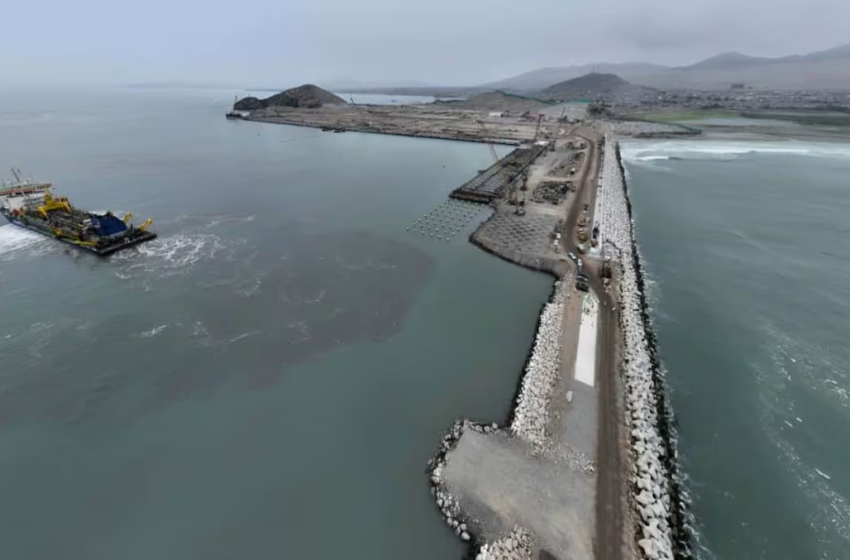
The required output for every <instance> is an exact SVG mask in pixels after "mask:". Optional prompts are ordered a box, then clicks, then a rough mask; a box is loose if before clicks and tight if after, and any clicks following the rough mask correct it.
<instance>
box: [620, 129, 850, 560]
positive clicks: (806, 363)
mask: <svg viewBox="0 0 850 560" xmlns="http://www.w3.org/2000/svg"><path fill="white" fill-rule="evenodd" d="M623 156H624V159H625V162H626V168H627V171H628V174H629V181H630V189H631V197H632V202H633V205H634V211H635V222H636V231H637V237H638V240H639V242H640V246H641V250H642V253H643V256H644V259H645V261H646V265H647V269H648V274H649V280H650V283H649V286H650V287H649V291H650V293H649V296H650V299H651V301H652V304H653V308H654V309H653V315H654V319H655V323H656V326H657V329H658V335H659V342H660V350H661V356H662V358H663V360H664V363H665V365H666V367H667V369H668V370H669V373H668V380H669V383H670V386H671V389H672V402H673V406H674V409H675V411H676V413H677V419H678V422H679V431H680V436H681V440H680V450H681V452H682V455H683V460H684V463H685V471H686V473H687V474H688V476H689V487H690V490H691V493H692V495H693V499H694V505H693V512H694V514H695V517H696V522H697V529H698V532H699V536H700V543H701V545H702V546H703V547H704V549H703V552H702V555H703V557H704V558H717V559H770V560H785V559H787V560H802V559H824V560H826V559H843V558H850V446H848V435H847V434H848V432H850V366H848V364H850V345H848V343H847V337H848V333H850V245H848V243H847V240H848V239H850V226H848V219H847V218H848V216H850V185H849V184H848V181H847V177H848V176H850V145H848V144H839V143H816V142H801V141H795V140H789V141H777V142H736V141H712V140H706V141H686V142H682V141H653V142H628V143H625V144H624V147H623Z"/></svg>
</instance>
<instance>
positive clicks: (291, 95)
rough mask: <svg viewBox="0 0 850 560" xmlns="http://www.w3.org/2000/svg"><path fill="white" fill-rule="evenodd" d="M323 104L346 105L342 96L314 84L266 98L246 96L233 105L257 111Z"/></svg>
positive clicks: (320, 105) (312, 107)
mask: <svg viewBox="0 0 850 560" xmlns="http://www.w3.org/2000/svg"><path fill="white" fill-rule="evenodd" d="M323 105H346V102H345V100H344V99H342V98H341V97H338V96H336V95H334V94H332V93H331V92H329V91H327V90H324V89H322V88H320V87H318V86H314V85H312V84H305V85H303V86H298V87H297V88H292V89H288V90H286V91H282V92H280V93H277V94H275V95H272V96H271V97H267V98H265V99H258V98H256V97H245V98H244V99H240V100H239V101H237V102H236V103H235V104H234V105H233V109H234V110H236V111H256V110H257V109H265V108H266V107H294V108H302V109H317V108H319V107H322V106H323Z"/></svg>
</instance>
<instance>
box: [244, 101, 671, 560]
mask: <svg viewBox="0 0 850 560" xmlns="http://www.w3.org/2000/svg"><path fill="white" fill-rule="evenodd" d="M585 109H586V108H585ZM240 118H242V119H244V120H248V121H260V122H267V123H275V124H284V125H292V126H307V127H314V128H320V129H322V130H324V131H327V132H337V133H339V132H348V131H351V132H367V133H379V134H395V135H403V136H414V137H423V138H439V139H447V140H460V141H472V142H481V143H484V144H486V145H487V147H488V150H489V152H490V155H491V157H492V159H493V163H492V165H490V166H489V167H487V168H486V169H483V170H480V171H479V172H478V174H476V175H475V176H474V177H471V178H470V179H469V180H467V181H466V182H464V183H463V184H461V185H458V186H457V187H456V188H455V189H454V190H453V191H452V192H451V193H450V195H449V198H448V200H446V201H445V202H444V203H443V204H440V205H438V206H437V207H436V208H433V209H431V210H430V211H428V212H426V213H425V214H423V215H422V216H420V217H419V218H417V219H416V220H415V221H414V222H413V223H412V224H410V226H409V227H408V228H407V230H408V232H409V233H411V234H419V235H424V236H426V237H429V238H433V239H434V240H435V241H443V242H449V241H451V240H452V239H453V238H454V237H455V236H456V235H457V234H458V233H459V232H461V231H468V229H466V228H465V226H466V225H467V224H469V223H471V222H473V220H476V219H478V220H479V221H480V218H479V216H480V214H481V213H483V212H485V211H486V212H489V217H487V218H486V219H484V220H483V222H481V223H480V225H479V226H478V227H477V228H476V229H475V230H474V231H473V232H472V233H471V235H470V236H469V241H470V242H472V243H473V244H475V245H476V246H478V247H479V248H481V249H482V250H484V251H486V252H488V253H490V254H493V255H495V256H497V257H499V258H501V259H504V260H507V261H510V262H512V263H515V264H518V265H521V266H523V267H526V268H530V269H532V270H536V271H540V272H545V273H548V274H551V275H552V276H554V278H555V286H554V289H553V295H552V298H551V300H550V303H549V304H547V305H546V306H545V307H544V309H543V312H542V313H541V315H540V320H539V324H538V332H537V337H536V342H535V344H534V348H533V349H532V352H531V355H530V357H529V361H528V362H527V364H526V368H525V372H524V373H523V375H521V377H520V388H519V390H518V396H517V399H516V402H515V403H514V406H513V407H512V408H513V411H512V412H511V415H510V417H509V418H507V419H491V420H492V422H491V423H488V424H478V423H475V422H470V421H468V420H459V421H458V422H457V423H456V424H455V425H454V426H453V427H452V428H451V429H450V431H449V433H447V434H446V436H445V437H444V438H443V440H442V442H441V444H440V448H439V451H438V453H437V455H436V456H435V457H434V459H433V460H432V462H431V464H430V476H431V485H432V488H431V492H432V494H433V495H434V499H435V502H436V505H437V508H438V509H439V510H440V512H441V514H442V515H443V517H444V519H445V521H446V523H447V525H448V526H449V528H450V529H451V530H453V531H454V532H455V533H456V534H457V535H458V537H459V538H461V539H462V540H463V541H466V542H469V543H470V544H471V545H472V546H473V548H472V551H471V554H472V556H473V557H475V558H477V559H481V560H488V559H493V560H498V559H503V558H504V559H518V558H522V559H526V558H527V559H532V558H534V559H537V558H539V559H553V558H557V559H563V560H566V559H571V560H591V559H594V558H595V559H600V560H620V559H623V558H626V559H630V558H667V556H665V555H663V554H661V552H659V550H661V551H662V552H664V553H666V552H667V551H668V549H667V548H657V547H665V546H667V545H666V544H664V543H667V542H670V541H669V540H668V541H664V540H663V539H661V538H660V537H659V539H656V540H652V539H654V537H651V538H650V537H646V538H643V539H640V536H641V533H640V531H641V530H643V531H644V532H643V535H644V536H645V535H646V534H647V533H646V530H645V528H643V529H641V528H640V527H641V526H640V525H639V523H638V519H639V518H638V517H636V509H635V505H634V501H633V498H632V494H631V493H630V485H629V472H630V469H631V467H632V464H631V462H630V457H631V456H632V454H633V452H634V451H633V450H632V449H631V448H630V447H629V436H628V431H627V430H626V429H625V428H624V427H623V424H625V412H624V404H623V398H624V397H623V395H624V387H623V380H622V378H621V375H620V372H621V369H622V367H623V362H622V361H621V356H622V353H623V348H624V347H623V336H624V335H623V332H624V331H623V330H622V317H621V316H620V314H619V312H618V308H619V307H620V306H621V305H622V303H621V300H622V297H623V295H622V293H620V281H621V278H622V274H623V270H627V269H626V268H624V267H626V266H632V265H631V261H623V260H622V259H623V254H624V253H623V252H622V251H620V250H619V248H617V252H616V253H612V252H611V247H610V246H609V245H610V244H606V243H605V242H604V240H603V235H602V233H601V231H603V230H604V227H603V224H602V216H603V215H604V214H605V210H604V208H605V202H606V200H608V198H610V197H611V196H612V195H609V194H605V195H603V194H602V193H603V191H602V190H601V188H600V185H601V184H603V183H604V181H603V180H602V177H601V169H602V166H603V153H605V154H606V157H605V158H604V164H605V166H606V167H610V166H611V165H613V164H612V163H611V160H612V157H613V156H611V155H610V153H612V152H611V151H610V150H609V149H608V147H607V145H606V138H607V137H613V136H612V135H611V132H613V131H614V130H615V128H614V127H615V126H616V123H614V124H613V125H612V123H604V122H598V121H592V120H588V119H587V115H586V113H584V114H583V113H582V112H581V108H579V109H576V108H575V107H569V106H568V105H560V106H558V105H553V106H549V107H545V108H540V109H539V110H537V111H531V110H525V111H523V112H521V113H518V114H517V113H513V112H511V111H510V110H504V111H483V110H474V109H470V108H464V107H463V106H462V105H460V106H456V107H450V106H449V105H448V104H446V105H445V106H444V105H443V104H427V105H410V106H374V105H373V106H357V105H354V104H344V105H343V104H334V105H326V106H324V107H322V108H321V109H309V110H305V109H299V108H291V107H279V106H275V107H264V108H260V109H257V110H254V111H251V112H250V113H249V114H245V115H240ZM606 133H608V134H607V137H606ZM499 144H506V145H513V146H515V148H514V149H513V150H512V151H510V153H508V154H507V155H505V156H504V157H501V158H500V157H499V156H498V155H497V152H496V149H495V145H499ZM612 177H613V176H612V175H611V174H610V173H609V174H608V177H607V179H608V181H609V182H611V181H612V180H613V179H612ZM614 194H617V192H616V191H614ZM618 196H619V195H618ZM623 196H624V195H623ZM616 200H620V199H616ZM609 213H610V212H609ZM618 219H620V221H621V222H622V217H621V216H619V215H618ZM614 225H616V226H617V227H618V228H621V229H618V230H616V231H622V228H623V227H624V225H625V227H627V229H626V231H628V227H630V226H628V222H627V221H626V222H622V223H620V222H617V223H615V224H614ZM608 227H611V225H610V224H608ZM620 243H622V241H620ZM615 248H616V247H615ZM624 263H625V264H624ZM627 277H628V278H631V276H627ZM634 293H637V294H638V295H639V292H637V291H636V292H634ZM641 449H642V448H641ZM647 484H649V483H647ZM671 524H672V523H671ZM655 527H656V526H655V525H652V526H651V528H650V530H651V531H656V528H655ZM651 535H655V533H651ZM647 539H650V540H651V542H650V540H647ZM656 541H657V542H658V543H661V544H656ZM639 543H642V544H640V546H638V545H639ZM647 543H649V544H647ZM641 547H642V548H641ZM647 547H648V548H647ZM668 548H669V547H668ZM647 550H648V551H649V552H647Z"/></svg>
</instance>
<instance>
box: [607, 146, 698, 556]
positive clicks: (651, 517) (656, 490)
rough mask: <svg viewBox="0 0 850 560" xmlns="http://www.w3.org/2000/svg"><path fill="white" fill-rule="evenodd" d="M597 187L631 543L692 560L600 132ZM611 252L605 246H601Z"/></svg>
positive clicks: (648, 331)
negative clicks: (613, 315) (614, 321)
mask: <svg viewBox="0 0 850 560" xmlns="http://www.w3.org/2000/svg"><path fill="white" fill-rule="evenodd" d="M600 187H601V188H602V190H603V192H604V193H605V194H604V199H603V200H604V202H603V218H602V228H603V230H604V238H605V240H606V242H607V243H609V244H610V245H611V246H612V247H613V249H614V251H616V255H614V256H616V257H617V259H618V260H619V264H620V269H621V275H620V278H619V281H618V287H619V305H618V307H619V308H620V322H621V325H620V327H621V333H622V334H621V336H622V337H623V363H622V375H623V380H624V385H625V392H626V395H625V404H626V415H627V418H626V420H627V425H628V428H629V440H630V455H631V476H630V479H629V480H630V496H629V502H630V505H631V507H632V510H633V513H634V522H635V525H636V531H635V533H636V538H637V545H638V549H639V551H640V554H641V555H642V557H644V558H647V559H650V560H656V559H658V560H672V559H673V558H690V557H691V556H692V555H691V552H690V536H689V530H688V527H687V519H688V515H689V514H688V500H687V495H686V494H685V492H684V489H683V487H682V476H681V473H680V467H679V461H678V455H677V451H676V434H675V428H674V421H673V413H672V410H671V407H670V402H669V396H668V391H667V384H666V381H665V375H664V370H663V368H662V365H661V362H660V360H659V358H658V353H657V345H656V339H655V335H654V332H653V328H652V322H651V318H650V316H649V307H648V304H647V301H646V293H645V285H644V277H643V269H642V266H641V261H640V254H639V251H638V246H637V242H636V239H635V236H634V223H633V218H632V209H631V204H630V202H629V199H628V191H627V184H626V180H625V170H624V169H623V165H622V161H621V159H620V152H619V145H618V144H617V142H616V141H615V140H614V139H613V137H612V136H611V135H608V136H607V137H606V142H605V151H604V156H603V165H602V177H601V180H600ZM605 250H606V251H609V247H607V246H606V247H605Z"/></svg>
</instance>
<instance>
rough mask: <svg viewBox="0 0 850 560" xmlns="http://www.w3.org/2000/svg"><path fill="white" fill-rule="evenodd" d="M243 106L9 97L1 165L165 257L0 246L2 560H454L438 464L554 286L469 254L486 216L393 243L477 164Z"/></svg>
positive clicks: (515, 357)
mask: <svg viewBox="0 0 850 560" xmlns="http://www.w3.org/2000/svg"><path fill="white" fill-rule="evenodd" d="M233 95H234V92H232V91H223V90H222V91H219V90H200V89H195V90H174V89H162V90H158V89H151V88H147V89H131V88H123V89H122V88H116V89H106V88H104V89H98V90H91V89H85V88H79V89H72V88H67V89H42V90H28V89H25V88H9V87H4V88H3V89H0V166H2V167H3V168H7V167H12V166H14V167H19V168H21V169H22V171H23V173H24V175H26V176H32V177H34V178H35V179H37V180H41V181H52V182H54V183H55V194H57V195H63V196H67V197H69V198H70V200H71V202H72V203H73V204H74V205H76V206H78V207H81V208H86V209H90V210H101V211H105V210H112V211H113V212H116V213H117V214H119V215H121V216H123V215H124V213H126V212H132V214H133V219H134V220H135V222H136V223H140V222H141V221H143V220H145V219H147V218H153V220H154V224H153V228H152V229H153V230H155V231H156V232H157V233H158V234H159V238H158V239H156V240H155V241H153V242H150V243H147V244H144V245H141V246H139V247H137V248H133V249H130V250H126V251H124V252H121V253H118V254H116V255H114V256H112V257H110V258H106V259H100V258H97V257H94V256H92V255H88V254H85V253H83V252H80V251H78V250H75V249H73V248H70V247H68V246H66V245H63V244H60V243H57V242H55V241H53V240H50V239H47V238H44V237H41V236H39V235H37V234H35V233H32V232H29V231H27V230H22V229H19V228H16V227H14V226H11V225H2V226H0V558H4V559H9V560H23V559H28V560H40V559H44V560H55V559H58V558H61V559H63V560H101V559H102V560H115V559H117V558H120V559H122V560H136V559H138V560H150V559H153V558H155V559H157V560H171V559H173V560H189V559H199V560H200V559H203V560H213V559H222V560H232V559H234V558H240V559H244V560H254V559H256V560H260V559H273V558H274V559H280V558H285V559H303V560H314V559H315V560H339V559H369V560H379V559H405V560H419V559H421V560H426V559H427V560H433V559H435V558H446V559H450V558H458V559H459V558H461V557H462V555H463V554H464V553H465V547H464V546H462V543H461V541H460V540H459V539H458V538H457V537H456V536H455V535H454V533H452V532H451V531H450V530H448V529H447V528H446V526H445V523H444V521H443V520H442V518H441V515H440V514H439V512H438V510H437V508H436V505H435V504H434V500H433V497H432V496H431V494H430V487H429V476H428V472H427V462H428V461H429V459H430V458H431V457H432V456H433V454H434V453H435V452H436V451H437V449H438V446H439V443H440V438H441V437H442V435H443V434H444V433H445V431H446V430H447V429H448V428H449V427H450V426H451V424H452V422H453V421H454V420H455V419H457V418H460V417H469V418H472V419H476V420H479V421H484V422H501V421H503V420H504V419H505V418H506V416H507V415H508V413H509V408H510V406H511V400H512V397H513V396H514V394H515V391H516V388H517V385H518V382H519V379H520V375H521V371H522V367H523V363H524V361H525V358H526V355H527V353H528V350H529V348H530V346H531V344H532V341H533V337H534V330H535V325H536V321H537V316H538V313H539V311H540V308H541V306H542V305H543V304H544V303H545V301H546V300H547V298H548V296H549V294H550V292H551V289H552V279H551V278H550V277H547V276H545V275H542V274H537V273H533V272H530V271H527V270H524V269H521V268H519V267H516V266H512V265H510V264H507V263H505V262H503V261H500V260H498V259H496V258H494V257H492V256H490V255H487V254H485V253H483V252H482V251H480V250H478V249H476V248H474V247H473V246H472V245H470V244H469V243H467V241H466V236H467V235H468V233H469V232H470V231H471V230H472V229H473V228H474V227H475V226H476V225H477V223H478V222H480V221H482V220H483V219H485V218H486V217H487V212H486V210H482V211H481V213H480V214H479V216H478V218H477V222H476V221H473V222H471V223H469V224H467V226H466V229H465V230H464V231H461V232H460V233H459V234H458V235H457V236H456V237H454V238H453V239H452V240H450V241H445V240H436V239H434V238H428V237H423V236H421V235H418V234H415V233H413V232H411V231H408V230H407V228H408V227H409V226H411V224H412V223H413V222H414V220H416V219H417V218H418V217H420V216H422V215H423V214H425V213H427V212H429V211H431V210H432V209H433V208H434V207H435V206H437V205H439V204H442V203H443V202H444V201H445V200H446V196H447V194H448V193H449V192H450V191H451V190H452V189H453V188H455V187H457V186H458V185H459V184H461V183H462V182H463V181H465V180H467V179H469V178H470V177H472V176H473V175H474V174H475V173H476V172H477V170H478V169H481V168H484V167H486V166H487V165H489V164H490V162H491V160H490V157H491V156H490V154H489V152H488V151H487V149H486V147H485V146H483V145H481V144H470V143H461V142H449V141H438V140H428V139H413V138H400V137H393V136H380V135H366V134H356V133H345V134H332V133H323V132H321V131H319V130H314V129H308V128H297V127H287V126H281V125H271V124H261V123H250V122H243V121H228V120H226V119H225V118H224V113H225V111H227V110H228V109H229V107H230V104H231V103H232V99H233ZM9 178H11V177H9ZM824 468H827V467H824Z"/></svg>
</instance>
